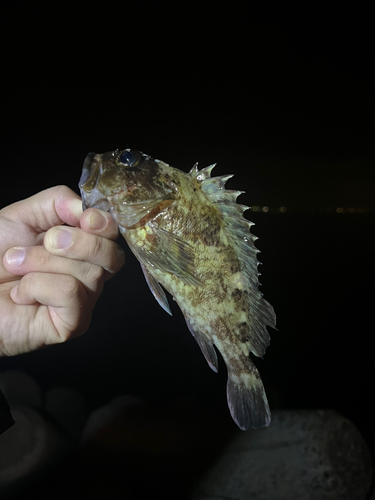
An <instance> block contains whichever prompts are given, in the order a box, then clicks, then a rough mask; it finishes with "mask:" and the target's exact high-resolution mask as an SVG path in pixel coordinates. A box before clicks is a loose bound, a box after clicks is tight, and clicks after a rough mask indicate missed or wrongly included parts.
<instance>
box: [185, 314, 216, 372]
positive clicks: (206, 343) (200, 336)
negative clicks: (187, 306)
mask: <svg viewBox="0 0 375 500" xmlns="http://www.w3.org/2000/svg"><path fill="white" fill-rule="evenodd" d="M186 324H187V326H188V328H189V330H190V333H191V334H192V336H193V337H194V338H195V340H196V341H197V344H198V345H199V347H200V348H201V351H202V353H203V356H204V357H205V358H206V361H207V363H208V366H209V367H210V368H211V370H213V371H214V372H215V373H217V372H218V371H219V364H218V360H217V354H216V351H215V348H214V346H213V344H212V342H211V341H210V340H208V339H206V337H205V335H204V333H202V332H201V331H200V330H199V329H198V328H196V327H194V328H193V327H192V326H191V324H190V322H189V321H188V320H186Z"/></svg>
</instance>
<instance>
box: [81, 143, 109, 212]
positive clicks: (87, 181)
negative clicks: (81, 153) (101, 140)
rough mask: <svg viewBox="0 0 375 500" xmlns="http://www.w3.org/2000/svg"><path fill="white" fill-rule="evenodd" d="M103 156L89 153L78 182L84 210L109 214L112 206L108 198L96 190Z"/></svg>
mask: <svg viewBox="0 0 375 500" xmlns="http://www.w3.org/2000/svg"><path fill="white" fill-rule="evenodd" d="M101 164H102V160H101V156H100V155H98V154H96V153H88V154H87V155H86V158H85V160H84V162H83V167H82V174H81V177H80V179H79V182H78V187H79V189H80V191H81V198H82V210H87V209H88V208H98V209H99V210H103V211H104V212H109V210H110V208H111V205H110V203H109V201H108V200H107V198H105V197H104V196H103V194H102V193H101V192H100V191H99V190H98V189H97V188H96V182H97V179H98V174H99V171H100V168H101Z"/></svg>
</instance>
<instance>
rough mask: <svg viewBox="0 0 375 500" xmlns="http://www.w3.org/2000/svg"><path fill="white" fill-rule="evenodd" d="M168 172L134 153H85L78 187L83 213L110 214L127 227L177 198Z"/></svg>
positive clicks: (146, 156) (126, 150) (157, 162)
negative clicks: (155, 208) (102, 212)
mask: <svg viewBox="0 0 375 500" xmlns="http://www.w3.org/2000/svg"><path fill="white" fill-rule="evenodd" d="M166 167H167V168H166ZM170 169H171V167H169V165H167V164H165V163H164V162H161V161H160V160H154V159H153V158H151V157H150V156H148V155H145V154H143V153H141V152H140V151H136V150H134V149H125V150H115V151H110V152H107V153H103V154H95V153H89V154H88V155H87V156H86V158H85V161H84V164H83V169H82V175H81V178H80V181H79V184H78V185H79V188H80V191H81V197H82V206H83V209H84V210H86V209H87V208H90V207H94V208H99V209H100V210H104V211H110V212H111V213H112V215H113V216H114V218H115V220H116V221H117V222H118V223H119V224H120V225H122V226H124V227H129V225H132V224H134V222H139V220H140V216H141V215H142V214H143V215H144V214H145V213H149V212H150V211H151V209H152V208H153V207H155V205H156V204H158V203H161V202H163V201H165V200H174V199H177V198H178V196H179V195H178V189H177V187H176V184H175V183H174V182H173V179H172V178H171V176H170V175H169V173H168V170H170Z"/></svg>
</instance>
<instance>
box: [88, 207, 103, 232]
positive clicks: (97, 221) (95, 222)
mask: <svg viewBox="0 0 375 500" xmlns="http://www.w3.org/2000/svg"><path fill="white" fill-rule="evenodd" d="M106 225H107V219H106V218H105V217H104V216H103V215H102V214H101V213H100V212H92V214H91V215H90V217H89V226H90V229H92V230H94V231H100V230H101V229H104V228H105V226H106Z"/></svg>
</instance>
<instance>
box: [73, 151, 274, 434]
mask: <svg viewBox="0 0 375 500" xmlns="http://www.w3.org/2000/svg"><path fill="white" fill-rule="evenodd" d="M215 165H216V164H213V165H210V166H208V167H205V168H203V169H201V170H199V169H198V164H197V163H196V164H195V165H194V166H193V168H192V169H191V170H190V172H188V173H186V172H184V171H182V170H180V169H178V168H174V167H172V166H170V165H169V164H167V163H165V162H163V161H161V160H157V159H153V158H151V157H150V156H149V155H146V154H143V153H142V152H140V151H137V150H134V149H124V150H115V151H110V152H106V153H103V154H95V153H89V154H88V155H87V156H86V159H85V161H84V164H83V169H82V175H81V178H80V181H79V188H80V191H81V197H82V206H83V210H86V209H87V208H90V207H95V208H98V209H101V210H104V211H108V212H110V214H111V215H112V217H113V218H114V220H115V221H116V223H117V224H118V226H119V231H120V233H121V234H122V236H123V237H124V238H125V240H126V242H127V244H128V245H129V247H130V249H131V251H132V252H133V254H134V255H135V256H136V258H137V259H138V261H139V262H140V265H141V268H142V271H143V273H144V276H145V278H146V282H147V284H148V286H149V288H150V290H151V292H152V294H153V295H154V297H155V299H156V300H157V302H158V303H159V305H160V306H161V307H162V308H163V309H164V310H165V311H166V312H167V313H168V314H172V313H171V309H170V307H169V303H168V299H167V296H166V293H165V291H164V290H167V291H168V292H169V293H170V294H171V295H172V297H173V299H174V300H175V301H176V302H177V304H178V306H179V308H180V309H181V311H182V314H183V315H184V318H185V320H186V324H187V327H188V329H189V330H190V332H191V334H192V335H193V337H194V338H195V340H196V342H197V344H198V345H199V347H200V349H201V351H202V353H203V355H204V357H205V358H206V361H207V363H208V365H209V366H210V368H211V369H212V370H213V371H214V372H217V371H218V355H217V351H218V352H219V353H220V354H221V356H222V358H223V359H224V362H225V364H226V367H227V401H228V406H229V410H230V413H231V416H232V418H233V420H234V421H235V423H236V424H237V425H238V427H239V428H240V429H242V430H247V429H250V428H259V427H266V426H268V425H269V424H270V421H271V412H270V408H269V404H268V400H267V396H266V393H265V389H264V386H263V383H262V380H261V378H260V375H259V372H258V370H257V368H256V366H255V364H254V362H253V360H252V359H251V356H250V353H252V354H253V355H255V356H257V357H259V358H263V356H264V354H265V351H266V349H267V347H268V345H269V343H270V335H269V332H268V330H267V327H271V328H276V316H275V312H274V309H273V307H272V306H271V305H270V304H269V303H268V302H267V301H266V300H265V299H264V298H263V294H262V293H261V292H260V290H259V285H260V283H259V275H260V273H259V272H258V264H259V262H258V259H257V254H258V252H259V250H258V249H257V247H256V246H255V241H256V240H257V239H258V238H257V237H256V236H255V235H254V234H253V233H251V231H250V228H251V226H252V225H253V223H252V222H250V221H248V220H247V219H245V218H244V216H243V213H244V211H245V210H247V209H248V208H249V207H247V206H245V205H242V204H239V203H237V197H238V196H239V195H240V194H241V193H243V192H244V191H237V190H229V189H226V188H225V184H226V182H227V181H228V179H230V178H231V177H233V176H232V175H224V176H216V177H212V176H211V172H212V170H213V168H214V167H215Z"/></svg>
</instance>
